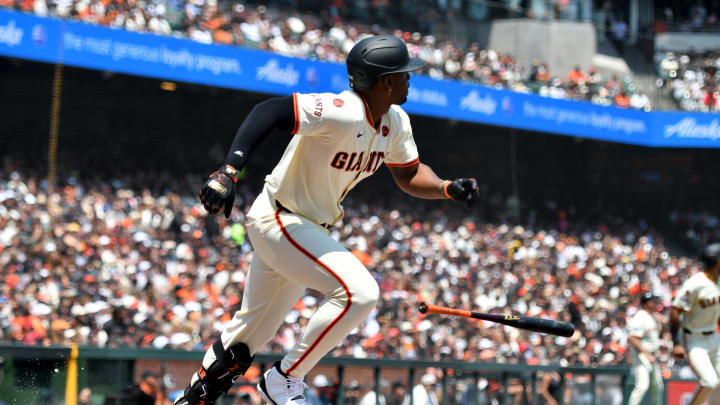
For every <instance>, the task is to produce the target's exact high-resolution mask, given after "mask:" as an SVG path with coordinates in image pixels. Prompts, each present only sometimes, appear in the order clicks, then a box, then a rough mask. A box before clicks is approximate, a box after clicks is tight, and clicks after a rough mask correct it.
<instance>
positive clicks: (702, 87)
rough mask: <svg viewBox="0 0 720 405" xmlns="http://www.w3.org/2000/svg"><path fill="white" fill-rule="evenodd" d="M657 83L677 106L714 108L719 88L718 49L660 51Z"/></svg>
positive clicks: (712, 109) (710, 110)
mask: <svg viewBox="0 0 720 405" xmlns="http://www.w3.org/2000/svg"><path fill="white" fill-rule="evenodd" d="M656 62H657V69H658V75H659V81H658V86H661V87H665V88H667V89H668V91H669V92H670V95H671V96H672V98H673V99H674V100H675V101H676V102H677V103H678V106H679V107H680V108H681V109H683V110H687V111H703V112H717V111H720V109H719V108H718V102H717V99H718V95H719V92H720V81H719V80H718V79H719V77H718V76H719V75H720V51H717V50H715V51H707V52H684V53H682V54H680V55H679V56H678V55H676V54H675V53H674V52H667V53H662V52H659V53H658V54H657V56H656Z"/></svg>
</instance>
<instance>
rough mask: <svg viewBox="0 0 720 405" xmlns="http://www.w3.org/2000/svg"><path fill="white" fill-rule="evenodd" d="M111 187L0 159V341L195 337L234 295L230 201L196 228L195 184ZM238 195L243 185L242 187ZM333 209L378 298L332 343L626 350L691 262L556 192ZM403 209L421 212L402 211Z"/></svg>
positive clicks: (494, 352)
mask: <svg viewBox="0 0 720 405" xmlns="http://www.w3.org/2000/svg"><path fill="white" fill-rule="evenodd" d="M162 177H163V176H151V177H150V178H162ZM113 184H114V185H112V184H109V183H103V182H99V183H94V182H93V183H82V182H78V181H77V180H72V181H66V182H64V183H63V184H61V185H60V186H58V187H57V188H56V189H55V191H53V192H49V191H47V190H46V189H45V183H44V182H43V181H42V180H41V179H37V178H33V177H29V178H28V177H24V176H23V175H21V174H20V173H19V172H16V171H10V172H4V171H2V170H1V169H0V277H2V278H3V280H5V283H3V284H2V285H0V299H2V301H3V302H5V303H6V304H5V305H4V306H3V307H0V339H2V341H8V342H23V343H24V344H29V345H34V344H38V345H49V344H56V345H68V344H70V343H78V344H80V345H91V346H98V347H122V346H133V347H143V348H176V349H183V350H187V349H201V350H202V349H204V348H205V347H206V346H207V345H208V344H210V343H211V342H212V341H213V338H214V336H216V334H217V332H218V331H219V330H220V329H221V328H222V327H223V323H224V322H226V321H227V320H228V319H230V316H232V314H233V312H234V311H235V310H237V308H238V306H239V304H240V301H241V295H240V291H241V289H242V286H243V284H244V282H245V275H246V274H247V269H248V264H249V263H250V261H251V258H252V248H251V246H250V244H249V242H248V241H246V240H245V241H243V242H242V243H238V242H237V239H236V238H234V236H233V229H234V228H235V227H234V225H235V224H236V223H242V222H243V220H244V215H243V210H242V209H238V210H235V211H234V214H233V216H232V217H231V219H230V220H229V221H224V220H223V221H218V222H217V224H216V225H217V227H218V229H217V231H213V232H212V234H213V235H215V236H210V234H209V233H208V232H207V229H209V228H208V227H207V226H206V225H205V223H206V221H208V220H210V217H208V216H207V215H206V214H205V212H204V211H203V210H202V207H201V206H200V205H199V203H198V200H197V199H196V196H195V195H194V194H176V193H174V192H171V191H167V192H160V193H156V194H154V193H151V192H150V191H149V190H147V189H140V190H139V191H136V190H134V189H133V188H130V187H126V186H123V184H122V183H121V182H113ZM181 189H184V190H193V189H194V188H193V187H189V186H183V187H181ZM238 196H239V198H238V201H241V200H243V201H249V200H251V198H250V197H251V193H250V192H249V190H248V189H247V186H245V185H243V186H242V187H240V190H239V194H238ZM344 206H345V218H344V219H343V222H342V223H340V224H338V225H337V226H336V227H334V228H333V229H332V231H331V232H332V234H333V236H334V237H335V238H337V239H342V240H346V241H347V246H348V249H350V250H351V251H353V252H354V253H355V254H356V255H357V256H358V257H359V258H361V260H363V261H364V262H365V263H367V266H368V269H370V271H371V272H372V273H373V275H374V277H375V278H376V279H377V280H378V284H379V286H380V291H381V295H380V300H379V302H378V305H377V308H376V310H375V311H374V312H373V313H372V314H371V316H370V317H369V318H368V319H367V320H366V321H365V323H364V324H363V325H361V327H359V328H358V329H357V332H356V333H355V334H353V335H351V336H350V337H349V338H348V339H346V341H344V342H343V344H342V345H340V346H338V347H337V348H336V349H335V350H334V351H333V353H332V354H333V355H343V356H353V357H358V358H366V357H372V358H402V359H414V358H425V359H431V360H460V361H487V362H495V361H500V362H516V363H519V362H522V363H527V364H543V363H545V362H559V363H560V364H562V365H575V364H577V365H583V366H593V365H618V364H627V362H628V352H627V350H626V347H627V334H626V332H625V325H624V322H625V321H624V320H625V318H627V317H628V316H631V315H632V314H633V313H634V311H636V310H637V308H638V303H637V302H636V301H637V297H639V295H640V294H641V292H643V291H644V290H648V289H651V290H653V291H655V292H657V294H658V295H659V296H660V297H662V300H663V301H664V302H665V303H666V304H667V303H668V302H669V300H670V298H671V295H672V292H673V291H675V289H676V288H678V277H677V274H679V273H681V274H686V275H691V274H692V273H693V272H694V271H695V269H697V263H696V262H695V261H694V260H692V259H690V258H687V257H682V256H674V255H670V254H669V253H668V251H667V250H666V249H665V247H664V246H663V242H662V239H660V238H659V237H658V236H657V235H656V234H655V233H654V232H652V231H651V230H648V229H647V227H646V226H644V225H643V224H634V223H632V222H629V221H628V220H627V219H624V218H615V217H607V218H605V219H603V220H602V221H601V222H599V223H596V224H590V223H586V222H584V221H583V220H582V218H581V217H578V216H572V217H568V216H567V214H566V212H565V211H563V210H561V209H560V208H558V207H557V206H556V205H554V204H548V205H547V207H546V209H547V210H548V213H547V214H543V216H544V217H545V216H547V217H549V218H552V217H554V218H556V222H551V223H548V224H546V225H543V226H540V225H538V224H535V225H533V224H526V225H521V224H519V223H518V222H517V221H518V220H513V221H514V222H504V221H502V220H501V221H500V222H498V223H485V222H482V221H480V220H479V219H478V218H475V217H472V216H467V217H466V216H465V215H467V214H466V213H462V214H461V215H460V216H457V215H456V213H453V212H451V211H445V210H444V209H443V208H442V207H443V206H442V204H441V203H434V204H433V205H428V206H427V207H423V208H418V206H417V205H411V203H409V202H407V200H398V201H395V202H393V205H392V206H391V207H386V206H384V205H383V204H381V203H377V204H375V205H373V207H372V208H371V207H368V206H365V205H362V204H357V203H355V200H352V199H350V200H348V201H346V202H345V203H344ZM418 210H420V211H422V212H423V213H424V214H423V216H422V218H419V217H416V216H408V215H406V214H405V213H410V212H418ZM497 210H498V212H497V213H488V214H489V215H491V216H493V217H497V218H503V217H504V216H505V214H503V213H504V212H505V207H504V205H503V204H498V206H497ZM671 222H672V223H673V224H674V225H673V227H674V228H675V229H677V231H676V233H677V234H681V235H688V237H689V238H690V239H689V240H691V241H696V240H697V241H698V242H702V241H703V240H705V239H709V238H718V237H720V235H719V234H718V233H719V232H720V231H719V230H718V229H719V228H718V222H719V221H718V220H717V216H716V215H712V214H710V213H702V212H700V213H684V212H676V213H673V214H672V215H671ZM421 300H427V301H430V302H435V303H437V304H439V305H450V306H456V307H459V308H465V309H474V310H480V311H484V312H496V313H507V312H509V311H515V312H517V313H521V314H525V315H528V316H542V317H547V318H551V319H559V320H563V321H570V322H573V323H574V324H575V325H576V327H577V332H576V334H575V335H574V336H573V337H571V338H561V337H553V336H544V335H540V334H537V333H532V332H526V331H520V330H517V329H514V328H506V327H503V326H500V325H487V326H486V327H483V328H481V329H478V328H477V327H476V326H475V324H474V323H471V322H467V321H464V320H462V319H455V318H444V319H437V320H433V321H432V322H431V321H430V320H427V319H422V318H420V319H418V318H417V312H416V310H415V308H416V305H417V303H418V302H419V301H421ZM318 304H319V301H318V299H317V297H315V296H313V295H309V296H307V297H305V298H303V299H302V300H300V301H298V303H297V304H296V305H295V307H294V308H293V309H292V310H291V312H290V313H289V314H288V316H287V317H286V319H285V323H284V324H283V325H282V326H281V328H280V331H279V332H278V334H277V335H276V337H275V338H274V340H273V341H272V342H271V343H270V344H268V346H266V348H265V349H264V351H267V352H272V351H273V350H275V349H279V348H282V347H283V346H287V345H292V344H294V341H295V339H296V337H297V333H298V331H299V330H300V328H302V327H303V326H304V325H305V324H306V323H307V321H308V319H309V317H310V315H311V314H312V313H313V311H314V310H315V309H316V308H317V306H318ZM661 316H666V315H661ZM664 323H667V322H664ZM667 338H668V337H667V336H664V337H663V343H662V344H661V347H660V349H659V351H658V355H657V358H658V359H659V361H660V364H661V366H662V367H663V369H665V370H666V369H668V367H670V366H672V365H673V364H674V363H673V360H672V358H671V356H669V352H668V348H667V347H668V346H667ZM319 381H320V380H318V384H319V385H324V384H322V383H320V382H319ZM318 389H319V390H322V389H323V387H318ZM395 389H397V390H400V391H401V390H402V389H403V388H402V387H394V390H393V393H394V394H392V395H390V396H388V398H386V399H387V401H388V403H392V401H397V397H396V394H397V391H396V390H395ZM328 398H332V396H331V395H330V396H328ZM394 405H397V403H395V404H394Z"/></svg>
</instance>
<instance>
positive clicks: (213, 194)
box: [199, 165, 240, 218]
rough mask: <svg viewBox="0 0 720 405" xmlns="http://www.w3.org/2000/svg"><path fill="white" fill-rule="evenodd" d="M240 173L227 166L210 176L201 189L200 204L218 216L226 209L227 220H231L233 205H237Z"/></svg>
mask: <svg viewBox="0 0 720 405" xmlns="http://www.w3.org/2000/svg"><path fill="white" fill-rule="evenodd" d="M239 175H240V171H239V170H237V169H236V168H234V167H232V166H230V165H225V166H223V167H221V168H220V169H218V170H216V171H215V172H214V173H212V174H211V175H210V178H209V179H208V180H207V181H206V182H205V184H203V186H202V188H201V189H200V196H199V197H200V202H202V204H203V207H205V209H206V210H207V211H208V212H209V213H211V214H217V213H218V212H220V209H221V208H223V206H224V208H225V218H230V213H231V212H232V208H233V203H235V183H237V181H238V176H239Z"/></svg>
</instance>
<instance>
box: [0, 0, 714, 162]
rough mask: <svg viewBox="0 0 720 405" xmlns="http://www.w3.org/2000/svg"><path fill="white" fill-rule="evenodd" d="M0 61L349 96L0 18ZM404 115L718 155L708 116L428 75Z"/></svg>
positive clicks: (153, 42) (318, 67) (242, 58)
mask: <svg viewBox="0 0 720 405" xmlns="http://www.w3.org/2000/svg"><path fill="white" fill-rule="evenodd" d="M0 55H5V56H9V57H14V58H22V59H29V60H35V61H41V62H50V63H60V64H64V65H69V66H77V67H83V68H89V69H96V70H101V71H110V72H118V73H126V74H132V75H140V76H146V77H155V78H162V79H168V80H177V81H184V82H189V83H198V84H204V85H210V86H219V87H226V88H232V89H239V90H246V91H252V92H259V93H265V94H289V93H291V92H293V91H297V92H305V93H308V92H325V91H332V92H339V91H343V90H346V89H347V75H346V71H345V67H344V66H343V65H341V64H333V63H323V62H315V61H310V60H304V59H295V58H287V57H283V56H279V55H275V54H271V53H267V52H262V51H255V50H250V49H245V48H240V47H229V46H220V45H204V44H199V43H196V42H193V41H189V40H183V39H176V38H170V37H161V36H155V35H151V34H138V33H132V32H126V31H121V30H113V29H109V28H105V27H98V26H92V25H87V24H82V23H75V22H65V21H60V20H55V19H46V18H39V17H35V16H31V15H26V14H21V13H15V12H4V11H3V12H0ZM405 108H406V110H407V111H408V112H410V113H414V114H420V115H426V116H431V117H437V118H445V119H455V120H462V121H468V122H476V123H482V124H488V125H494V126H499V127H507V128H516V129H523V130H532V131H539V132H544V133H555V134H560V135H569V136H578V137H584V138H589V139H598V140H604V141H610V142H620V143H628V144H634V145H642V146H653V147H692V148H717V147H720V118H718V116H717V115H714V114H700V113H696V114H692V113H679V112H678V113H661V112H652V113H644V112H640V111H635V110H627V109H620V108H615V107H601V106H597V105H594V104H591V103H586V102H574V101H565V100H556V99H550V98H543V97H540V96H537V95H532V94H521V93H516V92H512V91H506V90H495V89H491V88H488V87H484V86H478V85H473V84H468V83H460V82H457V81H450V80H445V81H436V80H432V79H430V78H428V77H425V76H415V77H414V78H413V80H412V86H411V88H410V94H409V97H408V103H407V104H406V105H405Z"/></svg>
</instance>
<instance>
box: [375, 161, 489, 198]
mask: <svg viewBox="0 0 720 405" xmlns="http://www.w3.org/2000/svg"><path fill="white" fill-rule="evenodd" d="M388 169H390V173H392V176H393V179H395V183H396V184H397V185H398V187H400V189H401V190H403V191H404V192H406V193H408V194H410V195H411V196H414V197H418V198H424V199H428V200H437V199H443V198H448V199H451V200H457V201H463V202H465V203H466V204H467V205H468V207H472V205H473V204H474V203H475V202H476V201H477V200H478V199H480V190H479V189H478V185H477V181H476V180H475V179H457V180H442V179H441V178H439V177H438V176H437V175H436V174H435V172H434V171H433V170H432V169H431V168H430V166H428V165H426V164H424V163H419V162H418V163H416V164H414V165H412V166H408V167H401V166H388Z"/></svg>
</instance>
